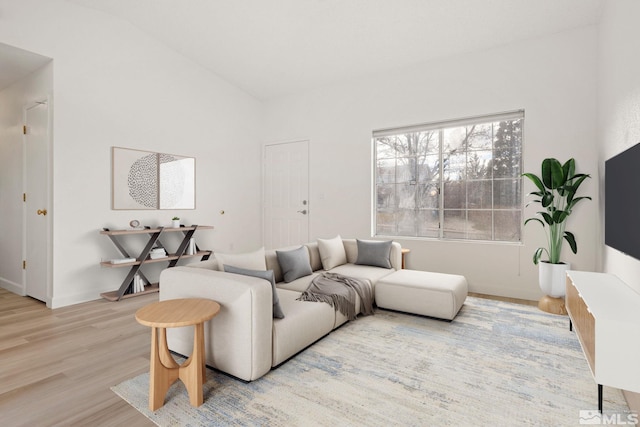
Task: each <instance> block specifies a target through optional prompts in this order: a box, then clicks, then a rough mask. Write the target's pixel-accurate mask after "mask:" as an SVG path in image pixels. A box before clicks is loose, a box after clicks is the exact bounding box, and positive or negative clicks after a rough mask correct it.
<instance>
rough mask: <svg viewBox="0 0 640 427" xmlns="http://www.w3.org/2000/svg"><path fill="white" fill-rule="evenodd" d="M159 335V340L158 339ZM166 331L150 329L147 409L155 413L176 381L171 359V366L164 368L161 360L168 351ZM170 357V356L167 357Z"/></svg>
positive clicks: (176, 377)
mask: <svg viewBox="0 0 640 427" xmlns="http://www.w3.org/2000/svg"><path fill="white" fill-rule="evenodd" d="M158 334H160V339H158ZM166 334H167V330H166V329H165V328H156V327H152V328H151V366H150V370H149V409H151V410H152V411H155V410H156V409H158V408H160V407H161V406H162V405H164V398H165V396H166V394H167V391H168V390H169V387H171V384H173V383H174V382H175V381H176V380H177V379H178V369H177V368H176V367H175V366H177V364H176V363H175V361H174V360H173V358H171V361H172V362H173V365H175V366H171V364H170V366H165V364H164V363H163V359H166V355H167V354H168V352H169V350H168V349H167V344H166V343H167V335H166ZM169 357H171V355H169Z"/></svg>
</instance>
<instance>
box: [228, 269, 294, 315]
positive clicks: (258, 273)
mask: <svg viewBox="0 0 640 427" xmlns="http://www.w3.org/2000/svg"><path fill="white" fill-rule="evenodd" d="M224 271H226V272H227V273H234V274H242V275H244V276H252V277H258V278H260V279H264V280H266V281H268V282H269V283H271V290H272V291H273V317H275V318H276V319H284V313H283V312H282V307H280V298H278V292H276V281H275V280H274V278H273V270H249V269H246V268H239V267H234V266H232V265H225V266H224Z"/></svg>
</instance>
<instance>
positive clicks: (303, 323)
mask: <svg viewBox="0 0 640 427" xmlns="http://www.w3.org/2000/svg"><path fill="white" fill-rule="evenodd" d="M278 293H279V294H280V301H281V302H282V305H283V308H284V310H285V311H286V312H287V317H286V318H285V319H274V320H273V347H272V351H273V353H272V366H277V365H279V364H280V363H282V362H284V361H285V360H287V359H288V358H290V357H291V356H293V355H295V354H296V353H298V352H299V351H301V350H303V349H304V348H306V347H307V346H309V345H310V344H313V343H314V342H316V341H317V340H319V339H320V338H322V337H323V336H325V335H327V334H328V333H329V332H331V330H332V329H333V325H334V324H335V317H336V314H335V310H334V309H333V307H331V306H330V305H329V304H325V303H323V302H309V301H298V300H297V298H298V297H299V296H300V293H299V292H295V291H289V290H286V289H278Z"/></svg>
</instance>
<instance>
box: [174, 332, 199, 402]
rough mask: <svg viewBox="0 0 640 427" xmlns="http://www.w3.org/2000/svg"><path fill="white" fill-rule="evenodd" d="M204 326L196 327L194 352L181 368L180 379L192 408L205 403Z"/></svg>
mask: <svg viewBox="0 0 640 427" xmlns="http://www.w3.org/2000/svg"><path fill="white" fill-rule="evenodd" d="M204 375H205V374H204V324H203V323H199V324H197V325H195V331H194V333H193V352H192V353H191V357H189V360H187V361H186V362H185V363H184V365H182V366H181V367H180V379H181V380H182V382H183V383H184V385H185V387H186V389H187V392H188V393H189V402H190V403H191V406H194V407H198V406H200V405H202V403H203V402H204V398H203V393H202V384H203V383H204V380H205V378H204Z"/></svg>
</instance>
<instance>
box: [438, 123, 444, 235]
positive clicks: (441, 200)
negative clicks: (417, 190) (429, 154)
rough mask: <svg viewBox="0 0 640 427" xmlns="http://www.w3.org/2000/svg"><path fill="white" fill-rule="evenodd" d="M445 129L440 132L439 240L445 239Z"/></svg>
mask: <svg viewBox="0 0 640 427" xmlns="http://www.w3.org/2000/svg"><path fill="white" fill-rule="evenodd" d="M443 145H444V129H440V130H439V131H438V156H439V160H438V162H439V163H440V173H439V175H440V176H439V182H438V205H439V206H438V222H439V224H438V225H439V227H438V238H439V239H442V238H444V154H443V151H444V148H443Z"/></svg>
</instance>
